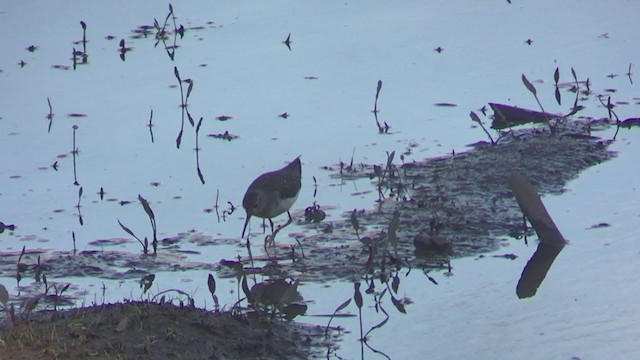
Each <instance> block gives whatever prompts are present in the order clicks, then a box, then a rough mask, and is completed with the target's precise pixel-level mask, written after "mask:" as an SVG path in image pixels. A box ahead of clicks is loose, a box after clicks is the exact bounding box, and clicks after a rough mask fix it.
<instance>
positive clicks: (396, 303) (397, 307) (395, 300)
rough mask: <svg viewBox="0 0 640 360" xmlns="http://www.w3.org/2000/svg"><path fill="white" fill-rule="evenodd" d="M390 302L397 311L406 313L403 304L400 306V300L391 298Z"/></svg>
mask: <svg viewBox="0 0 640 360" xmlns="http://www.w3.org/2000/svg"><path fill="white" fill-rule="evenodd" d="M391 302H392V303H393V306H395V307H396V309H398V311H400V312H401V313H403V314H406V313H407V311H406V310H405V309H404V304H402V303H401V302H400V300H398V299H396V298H395V297H393V296H391Z"/></svg>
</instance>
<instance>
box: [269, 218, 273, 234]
mask: <svg viewBox="0 0 640 360" xmlns="http://www.w3.org/2000/svg"><path fill="white" fill-rule="evenodd" d="M269 224H271V233H273V220H271V218H269Z"/></svg>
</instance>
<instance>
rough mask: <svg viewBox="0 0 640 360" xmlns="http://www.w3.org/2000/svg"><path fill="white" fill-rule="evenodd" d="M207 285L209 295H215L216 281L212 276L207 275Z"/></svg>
mask: <svg viewBox="0 0 640 360" xmlns="http://www.w3.org/2000/svg"><path fill="white" fill-rule="evenodd" d="M207 285H208V286H209V292H210V293H211V295H213V294H215V293H216V279H214V278H213V275H212V274H209V278H208V279H207Z"/></svg>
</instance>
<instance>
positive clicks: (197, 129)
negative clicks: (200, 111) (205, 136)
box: [196, 116, 202, 132]
mask: <svg viewBox="0 0 640 360" xmlns="http://www.w3.org/2000/svg"><path fill="white" fill-rule="evenodd" d="M201 125H202V116H200V120H198V126H196V132H199V131H200V126H201Z"/></svg>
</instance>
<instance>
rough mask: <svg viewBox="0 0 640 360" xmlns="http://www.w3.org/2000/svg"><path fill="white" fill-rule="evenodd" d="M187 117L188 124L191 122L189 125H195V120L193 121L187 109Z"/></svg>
mask: <svg viewBox="0 0 640 360" xmlns="http://www.w3.org/2000/svg"><path fill="white" fill-rule="evenodd" d="M187 118H188V119H189V124H191V126H192V127H193V126H195V124H196V123H195V121H193V117H191V114H189V111H188V110H187Z"/></svg>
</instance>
